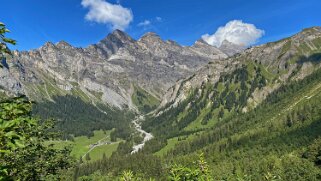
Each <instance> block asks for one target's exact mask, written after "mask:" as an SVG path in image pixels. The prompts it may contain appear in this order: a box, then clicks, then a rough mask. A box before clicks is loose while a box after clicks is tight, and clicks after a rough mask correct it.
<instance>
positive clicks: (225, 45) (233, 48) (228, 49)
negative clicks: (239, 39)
mask: <svg viewBox="0 0 321 181" xmlns="http://www.w3.org/2000/svg"><path fill="white" fill-rule="evenodd" d="M219 49H220V50H221V51H222V52H224V53H225V54H227V55H229V56H232V55H234V54H237V53H240V52H242V51H243V50H245V49H246V47H245V46H242V45H237V44H234V43H232V42H229V41H228V40H224V41H223V42H222V44H221V46H220V47H219Z"/></svg>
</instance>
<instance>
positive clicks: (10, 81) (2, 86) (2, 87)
mask: <svg viewBox="0 0 321 181" xmlns="http://www.w3.org/2000/svg"><path fill="white" fill-rule="evenodd" d="M4 62H5V60H3V62H2V67H0V91H1V92H4V93H5V94H8V95H20V94H23V93H24V92H23V89H22V87H21V84H20V82H19V81H18V80H16V79H15V78H14V76H13V75H12V73H11V72H10V70H9V69H8V67H7V66H4V65H3V64H6V62H5V63H4Z"/></svg>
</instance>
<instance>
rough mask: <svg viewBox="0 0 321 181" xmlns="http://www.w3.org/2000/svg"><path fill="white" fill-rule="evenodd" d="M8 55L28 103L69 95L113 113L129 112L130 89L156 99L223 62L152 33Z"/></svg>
mask: <svg viewBox="0 0 321 181" xmlns="http://www.w3.org/2000/svg"><path fill="white" fill-rule="evenodd" d="M13 54H14V56H13V58H12V59H10V61H9V66H10V69H11V70H12V75H13V76H12V77H14V78H15V79H17V80H19V82H20V83H21V85H22V87H23V89H24V91H25V93H26V94H27V95H28V96H29V97H30V98H32V99H34V100H44V99H48V100H51V97H52V96H54V95H66V94H75V95H78V96H80V97H82V98H84V99H88V101H91V102H93V103H94V104H95V103H104V104H108V105H111V106H115V107H118V108H124V107H130V108H134V106H133V104H132V101H131V94H132V92H133V91H132V90H131V89H132V85H137V86H139V87H141V88H143V89H145V90H146V91H148V92H149V93H150V94H152V95H154V96H155V97H157V98H159V99H161V98H162V96H163V95H164V94H165V93H166V91H167V90H168V89H169V88H170V87H172V86H173V85H174V84H175V83H176V81H178V80H180V79H182V78H185V77H188V76H190V75H192V74H193V73H194V72H195V71H197V70H199V69H200V68H201V67H203V66H204V65H206V64H208V62H210V61H216V60H219V59H222V58H225V57H227V55H226V54H224V53H222V52H221V51H220V50H218V49H217V48H215V47H209V45H206V44H202V43H200V44H196V45H194V46H192V47H183V46H180V45H178V44H177V43H175V42H173V41H169V40H168V41H164V40H162V39H161V38H160V37H159V36H158V35H156V34H155V33H147V34H145V35H144V36H142V37H141V38H140V39H139V40H137V41H136V40H134V39H132V38H131V37H130V36H128V35H127V34H126V33H124V32H122V31H120V30H116V31H114V32H113V33H111V34H109V35H108V36H107V37H106V38H104V39H103V40H101V41H100V42H98V43H97V44H93V45H90V46H88V47H87V48H76V47H73V46H71V45H70V44H68V43H67V42H64V41H61V42H58V43H57V44H53V43H50V42H48V43H46V44H45V45H44V46H42V47H40V48H39V49H36V50H31V51H28V52H18V51H14V52H13ZM7 86H8V85H6V87H7Z"/></svg>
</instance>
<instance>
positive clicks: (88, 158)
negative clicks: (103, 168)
mask: <svg viewBox="0 0 321 181" xmlns="http://www.w3.org/2000/svg"><path fill="white" fill-rule="evenodd" d="M85 158H86V161H90V160H91V158H90V155H89V153H87V154H86V157H85Z"/></svg>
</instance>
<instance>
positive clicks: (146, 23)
mask: <svg viewBox="0 0 321 181" xmlns="http://www.w3.org/2000/svg"><path fill="white" fill-rule="evenodd" d="M150 24H151V22H150V21H149V20H145V21H142V22H140V23H138V24H137V26H144V27H146V26H148V25H150Z"/></svg>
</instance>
